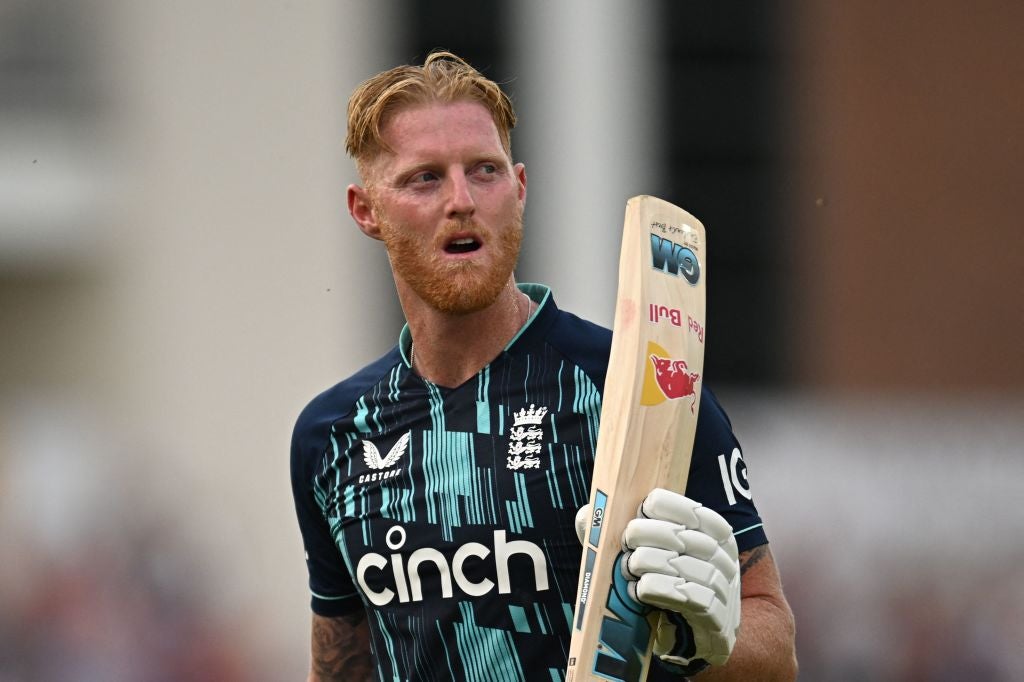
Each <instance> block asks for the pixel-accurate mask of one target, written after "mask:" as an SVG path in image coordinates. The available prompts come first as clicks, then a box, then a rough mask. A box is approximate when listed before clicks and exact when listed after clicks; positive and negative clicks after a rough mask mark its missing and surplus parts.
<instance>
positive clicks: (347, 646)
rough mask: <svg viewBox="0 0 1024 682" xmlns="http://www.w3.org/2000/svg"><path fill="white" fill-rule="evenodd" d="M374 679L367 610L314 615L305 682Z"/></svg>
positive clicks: (353, 681) (354, 681)
mask: <svg viewBox="0 0 1024 682" xmlns="http://www.w3.org/2000/svg"><path fill="white" fill-rule="evenodd" d="M372 679H373V661H372V656H371V655H370V637H369V630H368V628H367V626H366V614H364V613H362V612H358V613H355V614H351V615H348V616H340V617H337V618H325V617H323V616H317V615H314V616H313V637H312V661H311V666H310V671H309V678H308V682H334V681H337V682H364V681H369V680H372Z"/></svg>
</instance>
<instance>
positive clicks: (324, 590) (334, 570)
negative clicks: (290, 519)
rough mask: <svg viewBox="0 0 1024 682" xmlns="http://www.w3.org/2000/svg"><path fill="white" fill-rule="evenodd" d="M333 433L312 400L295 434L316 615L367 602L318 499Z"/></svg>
mask: <svg viewBox="0 0 1024 682" xmlns="http://www.w3.org/2000/svg"><path fill="white" fill-rule="evenodd" d="M329 434H330V423H329V418H327V417H325V416H323V415H322V414H319V413H318V410H317V409H316V403H315V402H314V403H312V404H310V406H309V407H307V408H306V409H305V410H304V411H303V413H302V415H301V416H300V417H299V419H298V421H297V423H296V425H295V430H294V432H293V434H292V450H291V482H292V496H293V497H294V500H295V513H296V516H297V517H298V521H299V530H300V532H301V533H302V543H303V546H304V549H305V553H306V568H307V570H308V572H309V590H310V593H311V595H312V596H311V606H312V609H313V612H314V613H316V614H317V615H320V616H327V617H333V616H341V615H344V614H346V613H349V612H351V611H355V610H357V609H361V608H363V604H362V601H361V599H360V597H359V594H358V592H357V590H356V587H355V585H354V584H353V582H352V577H351V575H350V574H349V572H348V570H347V569H346V567H345V561H344V558H343V557H342V555H341V552H340V551H339V550H338V547H337V545H335V543H334V539H333V537H332V535H331V530H330V527H329V525H328V522H327V519H326V518H325V517H324V513H323V511H322V509H321V507H320V504H319V503H318V502H317V498H316V492H315V490H316V488H315V487H316V477H317V474H318V473H319V472H318V469H319V468H320V467H322V466H323V462H324V458H325V453H326V450H327V443H328V441H329Z"/></svg>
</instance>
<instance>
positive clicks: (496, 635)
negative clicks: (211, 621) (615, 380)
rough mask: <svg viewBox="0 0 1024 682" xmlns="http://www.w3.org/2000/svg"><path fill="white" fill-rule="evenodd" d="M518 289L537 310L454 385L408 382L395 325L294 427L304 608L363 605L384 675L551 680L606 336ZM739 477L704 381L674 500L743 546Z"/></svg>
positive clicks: (747, 521) (561, 647) (559, 675)
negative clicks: (697, 506) (306, 590)
mask: <svg viewBox="0 0 1024 682" xmlns="http://www.w3.org/2000/svg"><path fill="white" fill-rule="evenodd" d="M521 288H522V289H523V290H524V291H525V292H526V293H527V294H528V295H530V297H531V298H533V299H534V300H535V301H537V302H539V303H540V304H541V305H540V307H539V309H538V310H537V312H536V313H535V314H534V316H533V317H532V318H531V319H530V321H529V322H528V324H527V325H526V326H525V327H524V328H523V330H522V331H521V332H520V333H519V335H518V336H517V337H516V338H515V339H513V340H512V341H511V342H510V343H509V345H508V346H507V347H506V348H505V350H504V351H503V352H502V353H501V354H500V355H499V356H498V357H497V358H495V359H494V360H493V361H492V362H491V363H490V364H489V365H487V366H486V367H484V368H483V369H482V370H481V371H480V372H479V373H478V374H477V375H476V376H475V377H473V378H472V379H470V380H469V381H467V382H466V383H464V384H463V385H461V386H459V387H457V388H443V387H441V386H437V385H435V384H432V383H430V382H427V381H424V380H423V379H422V378H420V377H419V376H418V375H416V374H415V373H414V372H413V371H412V370H411V368H410V366H409V362H408V359H407V356H408V347H409V340H410V339H409V335H408V329H406V330H404V331H403V333H402V338H401V339H400V342H399V344H398V346H396V347H395V348H393V349H392V350H391V351H389V352H388V354H387V355H385V356H384V357H382V358H380V359H379V360H377V361H376V362H374V363H372V364H371V365H369V366H368V367H366V368H364V369H363V370H361V371H360V372H359V373H357V374H355V375H354V376H352V377H350V378H349V379H346V380H345V381H343V382H341V383H340V384H338V385H336V386H334V387H333V388H331V389H329V390H328V391H326V392H324V393H322V394H321V395H319V396H317V398H315V399H314V400H313V401H312V402H311V403H310V404H309V405H308V406H307V407H306V409H305V410H304V411H303V412H302V414H301V416H300V417H299V419H298V423H297V424H296V427H295V432H294V436H293V442H292V454H291V466H292V486H293V491H294V495H295V505H296V509H297V513H298V518H299V525H300V528H301V531H302V537H303V542H304V545H305V549H306V554H307V565H308V569H309V585H310V590H311V592H312V595H313V596H312V607H313V611H314V612H315V613H317V614H320V615H323V616H339V615H344V614H346V613H349V612H352V611H354V610H357V609H365V610H366V613H367V617H368V621H369V626H370V632H371V641H372V646H373V654H374V657H375V665H376V667H377V674H378V677H379V678H380V679H381V680H487V681H488V682H493V681H509V682H512V681H520V680H531V681H532V680H549V679H550V680H562V679H563V678H564V670H565V665H566V660H567V656H568V647H569V638H570V623H571V621H572V611H573V606H574V602H575V596H576V584H577V579H578V576H579V565H580V554H581V547H580V543H579V541H578V540H577V538H576V532H575V526H574V519H575V516H576V511H577V510H578V509H579V508H580V507H581V506H583V505H584V504H586V503H587V502H588V498H589V494H590V474H591V470H592V468H593V463H594V453H595V449H596V446H597V435H598V427H599V422H600V415H601V392H602V390H603V388H604V378H605V370H606V366H607V363H608V355H609V351H610V348H611V332H610V331H609V330H607V329H604V328H602V327H599V326H597V325H594V324H592V323H590V322H586V321H584V320H581V319H580V318H578V317H576V316H575V315H572V314H570V313H567V312H563V311H560V310H559V309H558V308H557V307H556V306H555V303H554V300H553V299H552V297H551V294H550V291H548V289H547V288H545V287H541V286H538V285H522V287H521ZM451 352H453V353H457V352H458V349H457V348H452V350H451ZM745 471H746V469H745V464H744V462H743V459H742V456H741V455H740V450H739V445H738V443H737V442H736V438H735V437H734V436H733V433H732V429H731V426H730V424H729V420H728V418H727V417H726V415H725V413H724V412H723V411H722V408H721V407H720V406H719V404H718V402H717V400H716V399H715V397H714V395H712V394H711V393H710V392H709V391H707V390H703V393H702V395H701V408H700V412H699V417H698V424H697V435H696V440H695V445H694V453H693V459H692V464H691V468H690V476H689V481H688V484H687V488H686V494H687V495H688V496H689V497H692V498H694V499H696V500H699V501H700V502H701V503H703V504H704V505H705V506H708V507H711V508H713V509H715V510H716V511H718V512H719V513H721V514H722V515H723V516H724V517H725V518H726V519H727V520H728V521H729V523H731V524H732V526H733V529H734V531H735V533H736V540H737V542H738V544H739V548H740V551H744V550H746V549H750V548H753V547H756V546H757V545H760V544H763V543H764V542H766V539H765V535H764V531H763V528H762V526H761V520H760V518H759V517H758V514H757V510H756V509H755V507H754V505H753V503H752V501H751V499H750V492H749V489H748V488H747V485H746V474H745ZM652 679H653V678H652Z"/></svg>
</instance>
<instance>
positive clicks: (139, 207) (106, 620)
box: [0, 0, 1024, 682]
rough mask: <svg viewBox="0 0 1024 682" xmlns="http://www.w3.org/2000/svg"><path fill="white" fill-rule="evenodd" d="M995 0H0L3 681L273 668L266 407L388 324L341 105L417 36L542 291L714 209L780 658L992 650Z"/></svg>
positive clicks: (1000, 122)
mask: <svg viewBox="0 0 1024 682" xmlns="http://www.w3.org/2000/svg"><path fill="white" fill-rule="evenodd" d="M1022 7H1024V6H1022V5H1020V3H1013V2H1009V1H995V0H994V1H993V2H985V3H981V4H976V5H971V6H967V5H963V4H962V3H954V2H952V0H941V1H939V2H929V3H925V2H923V0H914V1H912V2H908V3H902V4H900V5H899V6H893V5H891V4H889V5H882V4H878V3H868V2H862V1H858V2H849V3H827V2H823V1H822V0H788V1H786V2H783V1H781V0H779V1H777V2H769V3H758V5H757V7H755V8H752V7H750V6H749V4H748V3H736V2H733V3H725V4H723V3H720V2H719V3H673V2H668V1H667V0H660V1H657V2H655V1H651V2H647V3H631V2H625V0H617V1H605V2H599V3H593V2H582V1H581V0H573V1H567V2H563V3H545V2H540V0H530V1H528V2H510V1H508V0H505V1H502V2H492V3H474V2H469V1H468V0H464V1H463V0H460V1H458V2H445V3H433V2H412V1H411V0H391V1H389V2H372V3H371V2H361V3H360V2H350V3H331V2H326V1H316V2H307V3H301V4H299V3H279V2H273V3H259V4H242V3H232V2H224V1H223V0H215V1H206V2H197V1H195V0H193V1H190V2H184V3H173V4H170V5H169V4H166V3H165V4H158V3H124V2H116V1H114V0H91V1H90V2H72V1H71V0H49V1H48V2H43V3H40V2H31V1H28V0H7V1H6V2H3V3H0V557H2V559H0V680H4V682H6V681H7V680H19V681H20V680H58V679H59V680H134V679H168V680H170V679H190V680H202V679H210V680H213V679H217V680H231V679H237V680H262V679H266V680H279V679H297V678H301V677H302V675H303V674H304V670H305V666H306V659H307V651H308V639H309V611H308V596H307V592H306V589H305V573H304V565H303V561H302V551H301V546H300V543H299V539H298V532H297V528H296V526H295V522H294V520H293V515H292V509H291V499H290V490H289V485H288V466H287V464H288V462H287V452H288V441H289V436H290V430H291V426H292V422H293V420H294V418H295V416H296V415H297V413H298V411H299V410H300V409H301V407H302V406H303V405H304V403H305V401H307V400H308V399H309V398H310V397H312V396H313V395H314V394H315V393H316V392H318V391H319V390H321V389H323V388H325V387H327V386H328V385H330V384H332V383H334V382H335V381H337V380H338V379H340V378H342V377H344V376H346V375H347V374H348V373H349V372H351V371H353V370H354V369H356V368H358V367H359V366H361V365H362V364H364V363H365V362H367V361H369V360H371V359H372V358H374V357H376V356H377V355H378V354H379V353H381V352H383V350H384V348H385V346H386V345H388V344H390V343H392V342H393V340H394V339H395V337H396V334H397V332H398V329H399V328H400V326H401V323H402V320H401V316H400V312H399V310H398V309H397V306H396V304H395V302H394V295H393V286H392V284H391V282H390V278H389V276H388V273H387V263H386V259H385V258H384V256H383V254H382V253H381V252H380V250H379V249H378V248H377V246H376V245H375V244H373V243H370V242H369V240H366V239H363V238H361V237H359V236H358V234H357V232H356V231H355V230H354V229H353V227H352V225H351V223H350V221H349V219H348V217H347V215H346V211H345V204H344V188H345V185H346V184H347V183H348V182H351V181H353V180H354V176H353V172H352V169H351V167H350V164H349V162H348V160H347V159H345V157H344V150H343V136H344V107H345V101H346V99H347V94H348V93H349V92H350V90H351V89H352V87H353V86H354V85H355V84H356V83H358V82H359V81H360V80H361V79H363V78H365V77H366V76H368V75H370V74H372V73H374V72H376V71H378V70H380V69H381V68H385V67H387V66H391V65H393V64H395V63H397V62H408V61H413V60H417V59H420V58H422V56H423V55H424V54H425V52H426V51H427V50H429V49H430V48H433V47H448V48H451V49H454V50H456V51H458V52H460V53H463V54H465V55H466V56H468V57H469V58H470V59H471V60H472V61H473V62H474V63H475V64H477V65H478V66H479V67H480V68H482V69H483V70H485V71H486V72H487V73H488V74H489V75H491V76H492V77H495V78H497V79H499V80H501V81H503V82H504V83H506V86H507V87H508V89H509V90H510V91H511V92H512V93H513V95H514V97H515V100H516V103H517V106H518V108H519V111H520V114H521V116H522V123H521V125H520V127H519V128H517V131H516V134H515V137H514V149H515V153H516V155H517V156H518V157H519V158H520V159H521V160H523V161H525V162H526V163H527V166H528V169H529V173H530V180H531V184H530V200H529V208H528V215H527V231H528V232H527V234H528V237H527V244H526V249H525V251H524V258H523V262H522V266H521V269H520V275H521V279H525V280H540V281H546V282H549V283H551V284H553V285H554V287H555V291H556V295H557V296H558V298H559V301H560V303H561V305H563V307H566V308H569V309H573V310H576V311H580V312H583V313H585V314H587V315H589V316H591V317H593V318H594V319H596V320H598V321H601V322H604V323H606V324H607V323H610V322H611V309H612V305H611V298H612V297H613V296H614V280H615V276H614V263H615V259H616V250H617V247H618V244H617V231H618V229H619V226H620V224H621V213H622V205H623V202H624V200H625V198H627V197H628V196H630V195H632V194H637V193H643V192H647V193H654V194H659V195H661V196H665V197H666V198H669V199H672V200H675V201H677V202H678V203H680V204H681V205H683V206H685V207H687V208H689V209H690V210H692V211H693V212H694V213H695V214H697V215H698V216H699V217H701V218H702V219H703V220H704V222H705V223H706V224H707V226H708V230H709V235H710V236H711V249H712V251H711V254H712V255H711V259H712V262H711V265H710V272H711V280H710V282H711V285H710V286H711V289H710V296H711V302H710V306H711V313H710V317H711V319H710V324H709V336H710V338H711V342H710V343H709V351H708V353H709V357H708V372H707V374H708V376H709V379H708V381H709V382H710V383H712V385H715V386H718V387H719V391H718V392H719V393H720V395H721V396H722V397H723V399H724V401H725V403H726V405H727V407H728V408H729V410H730V413H731V416H732V417H733V422H734V425H735V427H736V431H737V434H738V435H739V437H740V440H741V442H742V443H743V445H744V453H745V459H746V460H747V462H748V465H749V467H750V476H751V479H752V483H753V485H754V489H755V495H756V498H755V500H756V501H757V502H758V504H759V506H760V508H761V510H762V512H763V513H764V515H765V517H766V520H767V526H768V532H769V536H770V537H771V538H772V541H773V548H774V551H775V553H776V556H777V560H778V562H779V563H780V565H781V567H782V571H783V577H784V581H785V584H786V589H787V592H788V594H789V595H790V598H791V601H792V602H793V605H794V609H795V611H796V613H797V618H798V629H799V632H798V648H799V653H800V657H801V661H802V666H803V669H802V675H801V679H805V680H826V681H831V680H836V681H843V680H854V679H873V680H894V681H904V680H906V681H909V680H914V681H915V682H916V681H931V680H947V679H984V680H994V681H996V682H998V681H1001V680H1011V679H1018V677H1016V676H1015V675H1016V673H1017V671H1019V670H1020V669H1022V667H1024V660H1022V654H1021V652H1022V651H1024V646H1022V644H1024V629H1022V628H1024V626H1022V623H1024V603H1022V598H1021V596H1020V595H1021V591H1020V589H1019V585H1020V582H1021V580H1022V578H1024V575H1022V572H1021V568H1020V566H1021V561H1020V559H1021V558H1022V554H1024V546H1022V545H1021V542H1020V540H1019V538H1021V537H1024V512H1022V511H1021V507H1020V504H1019V499H1020V494H1019V493H1018V492H1017V491H1016V487H1017V482H1018V481H1020V480H1022V479H1024V461H1022V458H1021V456H1020V453H1021V446H1020V443H1021V442H1022V440H1024V363H1022V362H1021V352H1020V348H1022V347H1024V314H1022V309H1021V305H1020V300H1021V295H1022V294H1024V274H1022V273H1024V269H1022V268H1021V267H1020V266H1019V265H1017V264H1016V262H1015V260H1014V259H1015V258H1016V257H1017V255H1018V254H1019V253H1020V252H1021V246H1022V242H1024V239H1022V237H1021V231H1020V220H1019V219H1018V218H1017V217H1016V214H1015V213H1014V211H1013V198H1014V194H1013V192H1014V191H1015V190H1016V188H1017V187H1019V186H1021V184H1022V181H1024V168H1022V159H1024V149H1022V141H1021V135H1020V130H1021V124H1022V122H1024V116H1022V114H1024V111H1022V108H1024V103H1022V100H1021V99H1020V98H1019V97H1018V96H1016V92H1017V91H1018V90H1019V83H1020V82H1021V81H1022V76H1024V74H1022V72H1021V64H1022V63H1024V59H1022V57H1024V48H1022V45H1021V43H1020V41H1019V39H1018V37H1017V33H1018V32H1019V31H1018V28H1017V27H1019V26H1021V25H1022V24H1024V21H1022V20H1024V11H1022Z"/></svg>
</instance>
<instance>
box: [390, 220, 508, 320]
mask: <svg viewBox="0 0 1024 682" xmlns="http://www.w3.org/2000/svg"><path fill="white" fill-rule="evenodd" d="M378 216H379V220H380V229H381V237H382V238H383V240H384V244H385V246H386V247H387V250H388V258H389V259H390V261H391V268H392V270H394V273H395V276H396V277H400V278H401V279H402V280H404V281H405V282H406V283H407V284H408V285H409V286H410V287H411V288H412V290H413V291H414V292H415V293H416V295H417V296H419V297H420V298H421V299H422V300H423V301H424V302H426V303H427V304H429V305H430V306H431V307H433V308H434V309H436V310H439V311H441V312H443V313H451V314H456V315H464V314H467V313H474V312H477V311H479V310H483V309H484V308H487V307H488V306H490V305H491V304H492V303H494V302H495V301H496V300H497V299H498V295H499V294H501V291H502V289H504V288H505V286H506V285H507V284H508V281H509V278H510V277H511V276H512V270H513V269H514V268H515V266H516V262H517V261H518V259H519V248H520V245H521V244H522V241H523V213H522V210H517V211H516V213H515V215H513V217H512V218H511V220H510V221H509V222H508V224H506V225H504V226H503V227H502V229H500V231H498V232H495V231H493V230H489V229H487V228H485V227H484V226H483V225H481V224H479V223H477V222H476V221H474V220H472V219H466V220H458V221H450V222H448V223H447V224H445V226H444V227H443V229H441V230H440V231H439V232H438V234H437V235H435V237H434V239H433V243H424V240H422V239H420V238H419V237H418V235H417V234H416V233H415V231H414V230H412V229H409V228H406V227H404V226H402V225H396V224H394V223H392V222H390V221H389V220H388V219H387V218H386V217H384V214H383V212H378ZM464 231H472V232H473V233H474V234H476V235H478V236H479V238H480V239H481V240H482V241H483V243H484V244H485V245H486V248H487V249H489V250H491V256H492V258H491V259H490V261H491V262H489V263H477V262H473V261H471V260H457V261H450V260H446V259H444V258H442V257H440V256H439V255H438V254H439V253H443V251H444V245H445V244H446V243H447V242H448V240H449V239H451V238H452V237H453V236H454V235H455V234H457V233H459V232H464Z"/></svg>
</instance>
